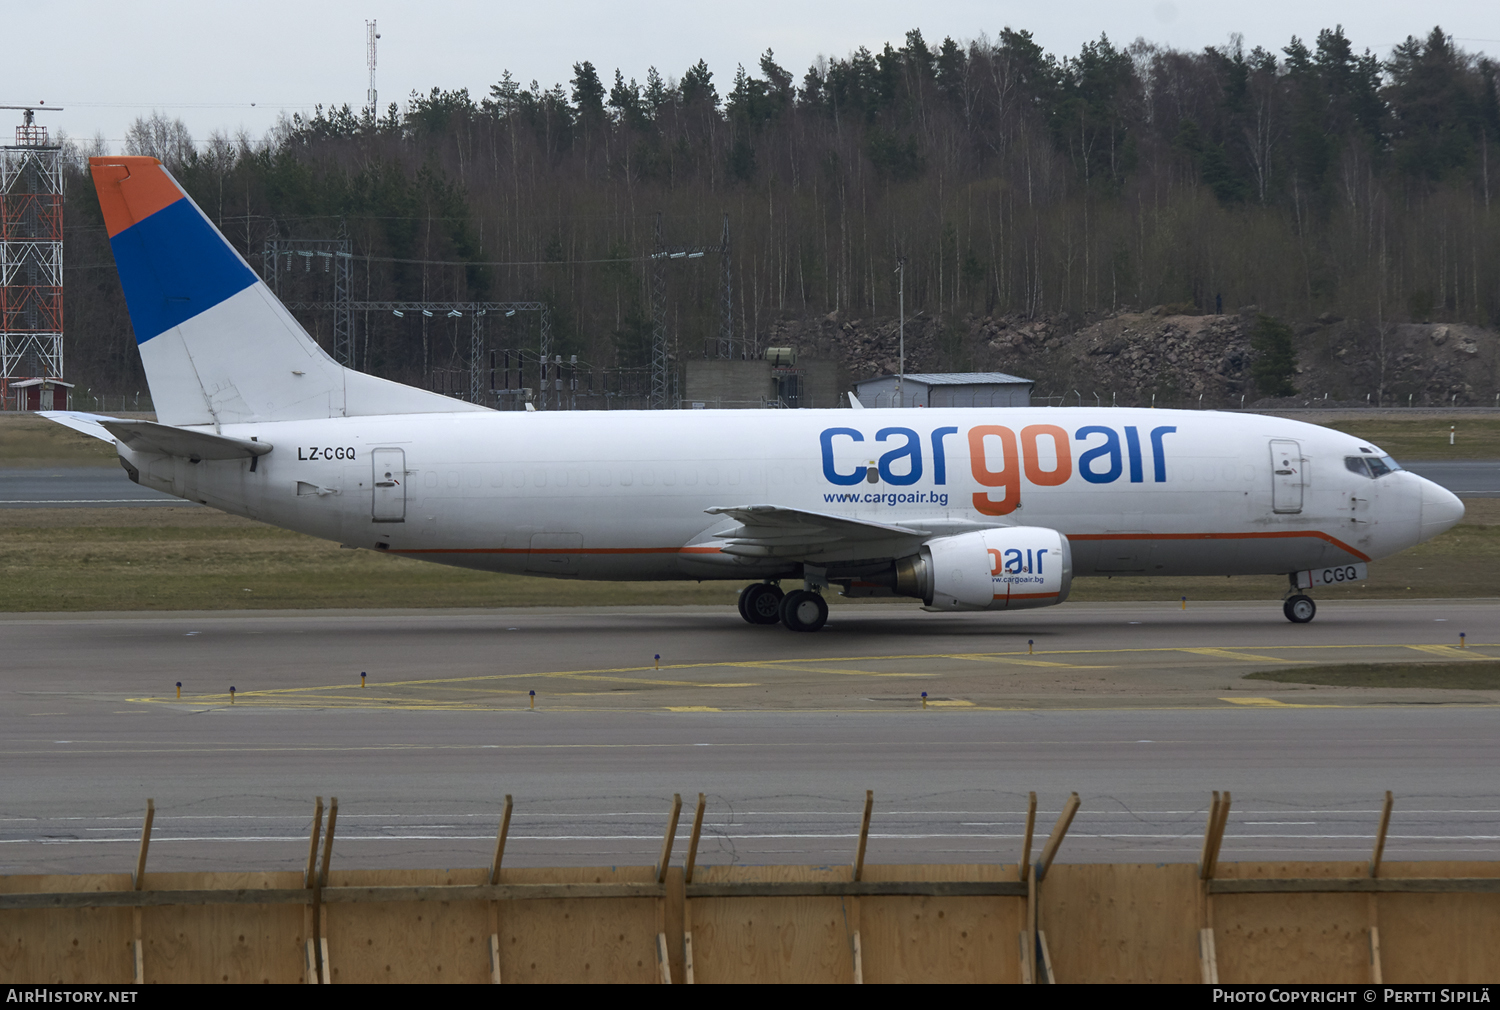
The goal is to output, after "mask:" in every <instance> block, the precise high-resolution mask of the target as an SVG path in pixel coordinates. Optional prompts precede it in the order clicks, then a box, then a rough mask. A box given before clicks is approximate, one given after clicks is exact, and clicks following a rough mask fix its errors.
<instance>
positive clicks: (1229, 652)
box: [1177, 649, 1296, 663]
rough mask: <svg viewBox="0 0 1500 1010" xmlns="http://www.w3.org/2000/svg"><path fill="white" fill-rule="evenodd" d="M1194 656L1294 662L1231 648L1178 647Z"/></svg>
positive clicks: (1246, 660)
mask: <svg viewBox="0 0 1500 1010" xmlns="http://www.w3.org/2000/svg"><path fill="white" fill-rule="evenodd" d="M1177 651H1178V652H1190V653H1192V654H1193V655H1195V656H1211V657H1213V658H1214V659H1239V660H1243V661H1245V662H1247V663H1295V662H1296V660H1295V659H1279V658H1277V657H1276V656H1257V655H1256V654H1255V653H1253V652H1238V651H1235V650H1233V649H1178V650H1177Z"/></svg>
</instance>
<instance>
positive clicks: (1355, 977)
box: [1214, 893, 1370, 985]
mask: <svg viewBox="0 0 1500 1010" xmlns="http://www.w3.org/2000/svg"><path fill="white" fill-rule="evenodd" d="M1214 939H1215V947H1216V952H1217V954H1218V961H1219V978H1220V980H1221V982H1222V983H1224V984H1226V985H1239V984H1244V983H1264V982H1278V983H1286V984H1312V983H1321V984H1328V983H1334V984H1352V985H1362V984H1365V983H1367V982H1368V980H1369V977H1370V970H1369V947H1368V943H1369V935H1368V911H1367V909H1366V907H1365V900H1364V898H1363V897H1361V896H1360V895H1358V894H1329V893H1322V894H1314V893H1302V894H1288V893H1271V894H1245V893H1241V894H1237V895H1236V896H1235V897H1234V898H1233V899H1232V900H1220V901H1217V902H1215V905H1214Z"/></svg>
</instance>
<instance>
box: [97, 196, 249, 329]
mask: <svg viewBox="0 0 1500 1010" xmlns="http://www.w3.org/2000/svg"><path fill="white" fill-rule="evenodd" d="M110 246H111V248H113V249H114V253H115V265H116V266H117V267H118V268H119V271H120V284H121V285H122V286H123V287H124V288H125V304H126V305H127V306H128V307H129V308H130V323H131V325H132V326H133V327H134V328H135V341H136V343H138V344H144V343H145V342H146V341H148V340H150V339H151V338H152V337H155V336H157V335H158V334H161V333H164V332H165V331H167V330H170V329H171V328H172V327H174V326H177V325H179V324H181V323H183V322H186V321H187V320H189V319H192V318H193V317H194V316H196V315H198V314H199V313H201V312H206V311H208V310H209V309H211V308H213V307H214V306H215V305H217V304H219V303H220V302H222V301H224V300H225V299H226V298H228V297H230V296H231V295H235V294H238V293H239V292H241V291H243V290H245V289H246V288H248V287H249V286H250V285H252V284H254V283H255V282H256V281H257V280H258V279H259V278H257V277H256V276H255V273H254V271H252V270H251V269H250V268H249V267H248V266H246V265H245V261H244V260H242V259H240V257H239V255H238V254H237V253H236V252H235V251H234V250H233V249H232V248H230V246H229V243H228V242H226V241H225V240H224V237H223V236H222V235H220V234H219V233H218V231H217V229H215V228H214V226H213V225H212V224H210V223H209V222H208V220H207V219H206V218H205V217H204V216H203V214H202V213H201V212H200V211H199V210H198V208H197V207H195V206H193V203H192V201H191V200H178V201H177V202H176V203H172V204H169V205H167V206H166V207H163V208H162V209H161V210H159V211H157V212H156V213H155V214H152V215H151V216H150V217H148V218H146V219H145V220H143V221H137V222H136V223H135V224H133V225H131V226H130V227H129V228H126V229H125V230H124V231H122V232H120V233H119V234H118V235H116V236H115V237H114V238H112V239H110Z"/></svg>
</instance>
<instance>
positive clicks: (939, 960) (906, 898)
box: [859, 863, 1026, 985]
mask: <svg viewBox="0 0 1500 1010" xmlns="http://www.w3.org/2000/svg"><path fill="white" fill-rule="evenodd" d="M914 877H915V878H917V879H916V880H915V881H913V879H912V878H914ZM924 878H925V879H924ZM884 881H890V882H892V883H902V884H910V883H913V882H915V883H929V884H942V883H954V882H962V883H980V884H984V883H992V884H1005V885H1008V889H1016V885H1017V881H1016V880H1015V867H1014V866H1012V865H1003V864H998V865H997V864H993V863H991V864H967V865H962V864H961V865H947V866H945V865H936V866H901V865H880V864H874V865H871V864H866V866H865V880H864V883H866V884H870V883H877V882H884ZM932 889H933V890H936V889H937V888H932ZM1022 897H1023V894H1022V893H1013V894H1010V895H995V894H981V895H867V896H864V897H861V898H860V899H859V941H860V971H861V974H862V977H863V982H864V984H866V985H879V984H893V983H900V984H912V983H935V982H970V983H1008V984H1014V983H1016V982H1018V981H1020V977H1021V975H1020V970H1019V965H1018V963H1017V960H1016V957H1015V947H1013V946H1012V944H1014V943H1015V940H1014V937H1015V936H1016V935H1017V934H1018V932H1019V931H1020V930H1021V928H1022V926H1023V925H1024V923H1025V916H1026V903H1025V902H1024V901H1023V900H1021V899H1022Z"/></svg>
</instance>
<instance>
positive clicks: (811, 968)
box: [692, 866, 874, 985]
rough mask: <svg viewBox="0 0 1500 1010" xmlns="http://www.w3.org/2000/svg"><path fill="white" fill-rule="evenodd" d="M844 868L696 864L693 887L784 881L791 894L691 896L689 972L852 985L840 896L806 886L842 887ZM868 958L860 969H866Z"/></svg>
mask: <svg viewBox="0 0 1500 1010" xmlns="http://www.w3.org/2000/svg"><path fill="white" fill-rule="evenodd" d="M849 877H850V870H849V868H848V867H811V866H700V867H698V868H697V871H696V873H695V880H696V881H697V883H695V884H694V885H693V886H694V889H695V890H696V889H697V888H699V887H706V886H712V885H717V884H745V883H752V882H753V883H760V884H771V883H789V884H795V885H798V886H797V893H794V894H788V895H750V896H745V895H744V894H740V895H739V896H734V897H706V896H705V897H697V896H695V897H694V898H693V919H692V931H693V976H694V981H695V982H696V983H697V984H699V985H702V984H705V983H733V982H740V983H746V982H771V983H775V982H826V983H833V984H848V983H851V982H853V980H854V974H853V963H852V958H851V957H850V935H849V931H848V927H847V919H846V915H845V908H844V905H843V901H842V899H841V897H840V896H836V895H809V894H806V893H805V892H806V891H807V890H810V888H809V887H808V885H809V884H815V883H839V884H845V885H847V884H849V883H850V881H849ZM873 961H874V955H873V954H872V955H871V957H870V958H869V959H868V963H867V964H866V965H865V967H866V969H869V968H870V967H872V965H873Z"/></svg>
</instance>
